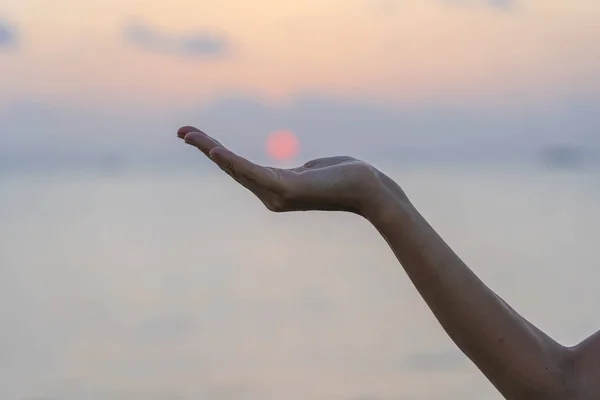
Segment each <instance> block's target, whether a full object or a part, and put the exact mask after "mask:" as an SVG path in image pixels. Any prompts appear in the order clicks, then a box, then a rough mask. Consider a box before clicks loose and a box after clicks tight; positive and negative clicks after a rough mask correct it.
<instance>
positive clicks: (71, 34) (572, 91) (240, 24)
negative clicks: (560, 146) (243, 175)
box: [0, 0, 600, 138]
mask: <svg viewBox="0 0 600 400" xmlns="http://www.w3.org/2000/svg"><path fill="white" fill-rule="evenodd" d="M599 20H600V2H598V1H596V0H571V1H564V0H514V1H509V0H504V1H502V0H302V1H289V0H220V1H214V0H210V1H209V0H169V1H164V0H86V1H81V0H54V1H52V2H48V1H45V0H4V1H3V2H2V3H1V4H0V88H1V90H0V117H1V118H3V119H0V122H2V123H3V124H4V123H5V124H7V125H6V126H7V127H8V126H9V125H10V126H14V125H15V124H17V123H19V120H18V116H15V115H16V114H19V111H14V107H18V106H19V107H20V106H22V104H30V103H32V102H33V103H35V104H37V105H38V107H43V108H48V107H49V108H51V109H52V110H55V109H57V108H58V109H60V110H62V111H61V112H64V110H65V109H67V110H71V109H72V108H77V109H78V110H81V109H84V110H91V111H90V112H99V111H98V110H103V111H102V112H104V113H106V112H108V113H109V114H111V113H114V112H122V111H123V110H125V109H126V110H129V109H136V110H138V111H139V110H155V111H156V110H163V112H165V113H170V112H171V111H173V110H183V109H189V108H190V107H192V108H193V107H201V106H203V105H207V104H209V105H210V104H213V103H214V102H215V101H217V100H218V99H222V98H224V97H226V98H229V97H231V96H233V97H236V98H237V97H240V96H244V97H247V98H251V99H253V100H257V101H260V102H261V104H262V105H263V106H264V107H269V108H270V109H275V110H278V109H280V108H281V107H291V108H292V110H291V111H290V112H292V113H293V111H294V107H296V105H295V103H294V101H295V99H298V98H305V97H309V98H311V99H312V98H317V99H327V101H333V102H336V101H342V102H348V101H352V102H358V103H361V104H362V103H368V104H379V105H382V107H392V108H394V109H399V108H401V109H403V110H404V109H406V108H407V107H408V108H410V109H413V108H415V107H417V108H418V107H425V106H427V107H429V106H431V105H435V106H436V107H437V106H440V105H441V106H442V107H445V106H452V107H461V108H463V109H465V110H469V109H472V108H476V109H481V108H482V107H484V108H486V109H488V110H492V111H493V110H496V111H497V112H496V114H497V117H498V118H500V117H501V115H504V114H505V113H506V112H511V113H513V112H515V111H514V110H525V109H526V110H528V111H529V112H532V113H538V117H537V118H538V119H540V118H543V117H541V115H543V114H544V113H548V115H556V113H557V111H556V109H557V108H559V109H561V107H563V106H564V107H567V109H565V110H566V111H565V112H571V111H569V110H571V109H570V108H569V107H572V102H575V103H578V102H584V103H585V104H588V108H589V107H590V106H589V104H590V103H591V104H594V105H595V104H596V103H598V102H599V101H600V50H599V47H598V43H599V42H600V24H599V23H598V21H599ZM344 104H345V103H344ZM565 104H566V106H565ZM15 105H17V106H15ZM592 108H594V107H592ZM7 109H8V110H9V111H6V110H7ZM561 110H562V109H561ZM563 111H564V110H563ZM52 112H54V111H52ZM231 112H234V111H233V110H232V111H231ZM561 112H562V111H561ZM185 122H193V121H185ZM1 135H2V134H0V138H1Z"/></svg>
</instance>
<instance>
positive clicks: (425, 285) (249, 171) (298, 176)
mask: <svg viewBox="0 0 600 400" xmlns="http://www.w3.org/2000/svg"><path fill="white" fill-rule="evenodd" d="M177 134H178V136H179V137H180V138H183V139H185V142H186V143H188V144H191V145H193V146H194V147H196V148H198V149H199V150H200V151H202V152H203V153H204V154H206V155H207V156H209V158H210V159H211V160H213V161H214V162H215V163H216V164H217V165H218V166H219V167H220V168H221V169H222V170H223V171H225V172H226V173H227V174H229V175H230V176H231V177H232V178H233V179H235V180H236V181H237V182H238V183H240V184H241V185H243V186H244V187H246V188H247V189H248V190H250V191H251V192H252V193H254V195H256V197H257V198H258V199H260V201H261V202H262V203H263V204H264V205H265V206H266V207H267V208H268V209H269V210H271V211H275V212H284V211H298V210H337V211H349V212H353V213H356V214H359V215H362V216H363V217H365V218H367V219H368V220H369V221H371V223H372V224H373V225H374V226H375V228H376V229H377V230H378V231H379V232H380V233H381V234H382V235H383V237H384V238H385V239H386V240H387V242H388V243H389V245H390V247H391V248H392V250H393V251H394V253H395V254H396V256H397V257H398V260H399V261H400V263H401V264H402V266H403V267H404V269H405V270H406V272H407V274H408V276H409V277H410V279H411V280H412V282H413V283H414V285H415V287H416V288H417V290H418V291H419V293H420V294H421V296H422V297H423V298H424V299H425V301H426V302H427V304H428V305H429V308H430V309H431V310H432V311H433V313H434V315H435V316H436V318H437V319H438V321H439V322H440V323H441V325H442V327H443V328H444V329H445V331H446V332H447V333H448V335H449V336H450V337H451V338H452V340H454V342H455V343H456V344H457V345H458V347H459V348H460V349H461V350H462V351H463V352H464V353H465V354H466V355H467V356H468V357H469V358H470V359H471V360H472V361H473V362H474V363H475V365H477V367H478V368H479V369H480V370H481V371H482V372H483V373H484V374H485V375H486V376H487V377H488V379H489V380H490V381H491V382H492V383H493V384H494V386H496V388H498V390H499V391H500V392H501V393H502V394H503V395H504V396H505V397H506V398H507V399H510V400H535V399H544V400H551V399H554V400H558V399H561V400H566V399H569V400H571V399H579V400H583V399H585V400H587V399H590V400H591V399H594V400H597V399H600V333H598V334H596V335H594V336H592V337H590V338H589V339H587V340H586V341H584V342H582V343H581V344H580V345H578V346H576V347H574V348H566V347H563V346H561V345H559V344H558V343H556V342H555V341H554V340H552V339H551V338H549V337H548V336H547V335H546V334H544V333H543V332H542V331H540V330H539V329H537V328H536V327H535V326H533V325H532V324H530V323H529V322H528V321H527V320H525V319H524V318H523V317H521V316H520V315H519V314H518V313H517V312H516V311H515V310H513V309H512V308H511V307H510V306H509V305H508V304H506V303H505V302H504V301H503V300H502V299H501V298H500V297H498V296H497V295H496V294H495V293H494V292H493V291H492V290H490V289H489V288H488V287H487V286H486V285H484V284H483V282H481V281H480V280H479V278H477V276H476V275H475V274H474V273H473V272H472V271H471V270H470V269H469V268H468V267H467V266H466V265H465V264H464V263H463V262H462V260H461V259H460V258H459V257H458V256H457V255H456V254H455V253H454V252H453V251H452V249H450V247H448V245H447V244H446V243H445V242H444V241H443V240H442V238H440V236H439V235H438V234H437V233H436V232H435V231H434V230H433V228H432V227H431V226H430V225H429V224H428V223H427V221H425V219H424V218H423V217H422V216H421V215H420V214H419V212H418V211H417V210H416V209H415V208H414V207H413V205H412V204H411V203H410V201H409V200H408V198H407V197H406V195H405V194H404V192H403V191H402V190H401V189H400V187H399V186H398V185H397V184H396V183H395V182H394V181H392V180H391V179H390V178H389V177H387V176H386V175H384V174H383V173H381V172H379V171H377V170H376V169H375V168H373V167H372V166H370V165H369V164H366V163H364V162H362V161H360V160H356V159H353V158H351V157H327V158H320V159H316V160H312V161H309V162H308V163H306V164H304V165H302V166H300V167H297V168H292V169H286V170H284V169H278V168H270V167H263V166H260V165H256V164H254V163H252V162H250V161H249V160H246V159H244V158H242V157H240V156H238V155H237V154H234V153H232V152H231V151H230V150H228V149H226V148H225V147H223V145H222V144H221V143H219V142H218V141H216V140H215V139H213V138H211V137H210V136H208V135H206V134H205V133H204V132H201V131H199V130H198V129H197V128H194V127H189V126H188V127H182V128H181V129H180V130H179V131H178V133H177Z"/></svg>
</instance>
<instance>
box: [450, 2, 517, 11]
mask: <svg viewBox="0 0 600 400" xmlns="http://www.w3.org/2000/svg"><path fill="white" fill-rule="evenodd" d="M439 1H441V2H442V3H444V4H448V5H454V6H463V7H464V6H485V7H492V8H497V9H505V10H506V9H510V8H512V7H513V6H515V0H439Z"/></svg>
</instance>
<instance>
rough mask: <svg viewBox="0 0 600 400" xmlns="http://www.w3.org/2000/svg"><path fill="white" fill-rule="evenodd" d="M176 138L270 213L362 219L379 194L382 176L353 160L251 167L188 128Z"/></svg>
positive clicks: (220, 146)
mask: <svg viewBox="0 0 600 400" xmlns="http://www.w3.org/2000/svg"><path fill="white" fill-rule="evenodd" d="M177 136H178V137H179V138H182V139H184V140H185V142H186V143H187V144H190V145H192V146H194V147H197V148H198V149H199V150H200V151H202V152H203V153H204V154H205V155H206V156H208V157H209V158H210V159H211V160H212V161H213V162H214V163H215V164H217V165H218V166H219V167H220V168H221V169H222V170H223V171H225V172H226V173H227V174H229V176H231V177H232V178H233V179H235V180H236V181H237V182H239V183H240V184H241V185H243V186H244V187H246V188H247V189H248V190H250V191H251V192H252V193H254V194H255V195H256V197H258V199H259V200H260V201H262V202H263V204H264V205H265V206H266V207H267V208H268V209H269V210H271V211H274V212H284V211H307V210H331V211H348V212H353V213H356V214H360V215H364V213H365V211H366V209H367V208H368V207H370V206H371V205H372V203H373V201H374V200H375V199H376V198H377V196H378V193H379V191H380V190H381V186H382V183H381V180H380V179H381V177H382V176H383V174H381V173H380V172H379V171H378V170H377V169H375V168H374V167H372V166H371V165H369V164H367V163H365V162H362V161H359V160H356V159H354V158H352V157H327V158H319V159H316V160H312V161H309V162H307V163H306V164H304V165H302V166H301V167H297V168H292V169H279V168H271V167H264V166H260V165H257V164H254V163H252V162H250V161H248V160H247V159H245V158H243V157H240V156H238V155H237V154H235V153H233V152H231V151H230V150H228V149H226V148H225V147H224V146H223V145H222V144H221V143H219V142H218V141H216V140H215V139H213V138H211V137H210V136H208V135H207V134H205V133H204V132H202V131H200V130H199V129H197V128H194V127H191V126H185V127H183V128H180V129H179V130H178V132H177ZM386 178H387V177H386ZM387 179H389V178H387Z"/></svg>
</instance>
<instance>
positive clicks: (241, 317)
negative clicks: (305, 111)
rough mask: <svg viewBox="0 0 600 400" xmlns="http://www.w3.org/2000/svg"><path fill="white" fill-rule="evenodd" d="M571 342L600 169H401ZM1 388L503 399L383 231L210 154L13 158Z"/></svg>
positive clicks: (3, 272)
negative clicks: (280, 192)
mask: <svg viewBox="0 0 600 400" xmlns="http://www.w3.org/2000/svg"><path fill="white" fill-rule="evenodd" d="M386 172H388V173H389V174H390V175H391V176H393V177H394V178H395V179H396V180H397V181H399V182H401V183H402V185H403V187H404V188H405V190H406V191H407V193H408V194H409V196H410V197H411V199H412V200H413V202H414V203H415V204H416V205H417V207H418V208H419V209H420V211H421V212H422V213H423V214H424V215H425V216H426V217H427V218H428V219H429V221H430V222H431V223H432V225H433V226H434V227H435V228H436V229H437V230H438V231H439V232H440V233H441V234H442V236H443V237H444V238H445V239H446V240H447V241H448V242H449V243H450V244H451V246H453V247H454V248H455V250H456V251H457V252H458V253H459V254H460V255H461V256H462V257H463V259H464V260H465V261H466V262H467V263H468V264H469V265H470V266H471V267H472V268H473V269H474V270H475V272H476V273H477V274H478V275H479V276H480V277H481V278H482V279H483V280H484V281H485V282H486V283H487V284H488V285H489V286H491V287H492V289H494V290H495V291H496V292H498V293H499V294H500V295H501V296H502V297H503V298H504V299H505V300H507V301H508V302H509V303H510V304H511V305H513V306H514V307H515V308H516V309H517V310H518V311H519V312H521V313H522V314H523V315H524V316H525V317H527V318H528V319H530V320H531V321H532V322H533V323H534V324H536V325H537V326H539V327H540V328H541V329H543V330H545V331H547V332H548V333H549V334H550V335H551V336H553V337H554V338H556V339H557V340H559V341H560V342H562V343H564V344H568V345H571V344H575V343H577V342H578V341H580V340H581V339H583V338H584V337H585V336H587V335H589V334H591V333H593V331H595V330H596V329H598V328H600V313H598V312H597V310H598V306H599V305H600V291H598V290H597V284H598V282H599V281H600V253H599V252H598V227H599V226H600V207H599V204H600V174H599V173H598V172H597V171H585V170H579V171H564V170H563V171H561V170H548V169H543V168H537V167H528V168H516V167H515V168H508V167H494V168H492V167H489V168H486V167H481V166H477V167H475V166H473V167H465V166H462V167H459V166H452V167H442V166H437V167H419V168H416V167H414V168H408V167H405V168H395V169H391V170H389V169H388V170H387V171H386ZM0 317H1V321H2V325H1V326H2V328H1V330H0V337H1V340H0V398H2V399H5V400H12V399H15V400H22V399H33V398H35V399H55V400H137V399H139V400H192V399H193V400H202V399H207V400H208V399H211V400H238V399H239V400H255V399H256V400H259V399H260V400H271V399H272V400H276V399H277V400H281V399H286V400H296V399H297V400H300V399H302V400H306V399H317V400H321V399H322V400H330V399H331V400H359V399H360V400H396V399H427V400H434V399H445V400H453V399H457V400H458V399H460V400H466V399H473V400H475V399H476V400H485V399H500V396H499V395H498V394H497V393H495V391H494V389H493V387H492V386H491V385H490V384H489V383H488V382H487V381H486V380H485V378H484V377H483V375H482V374H481V373H479V372H478V371H477V369H476V368H475V367H474V366H473V365H472V364H471V363H470V362H469V361H468V360H467V359H466V358H465V357H464V356H463V355H462V354H461V353H460V352H459V351H458V350H457V348H456V347H455V346H454V344H453V343H452V342H451V341H450V340H449V339H448V338H447V337H446V335H445V333H444V332H443V331H442V329H441V328H440V327H439V326H438V324H437V322H436V321H435V319H434V318H433V316H432V314H431V313H430V311H429V309H428V308H427V307H426V305H425V304H424V302H423V301H422V300H421V298H420V297H419V296H418V294H417V292H416V291H415V289H414V288H413V287H412V286H411V284H410V282H409V280H408V278H407V277H406V276H405V274H404V271H403V270H402V268H401V267H400V265H399V264H398V263H397V262H396V260H395V258H394V256H393V254H392V252H391V251H390V250H389V249H388V247H387V245H386V244H385V243H384V241H383V240H382V239H381V238H380V237H379V235H378V233H377V232H376V231H375V230H374V229H373V228H372V227H371V226H369V225H368V223H367V222H366V221H364V220H362V219H361V218H358V217H355V216H353V215H347V214H342V213H297V214H281V215H277V214H272V213H269V212H268V211H266V210H265V209H264V208H263V207H262V205H261V204H260V203H259V202H258V200H255V199H254V198H253V197H252V196H251V195H250V194H249V193H248V192H246V191H245V190H244V189H243V188H240V187H238V186H237V185H236V184H235V183H234V182H233V181H230V180H228V179H226V177H224V176H221V175H220V174H218V173H217V172H216V169H214V168H209V167H207V168H204V166H203V167H202V168H198V170H194V171H191V170H186V169H184V168H171V167H168V168H167V167H165V168H141V167H136V168H124V169H122V170H114V171H112V172H103V171H90V170H80V171H79V172H73V171H66V170H63V171H53V172H48V171H46V172H40V171H37V172H35V171H32V170H30V171H21V172H18V171H13V172H3V173H0Z"/></svg>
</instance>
